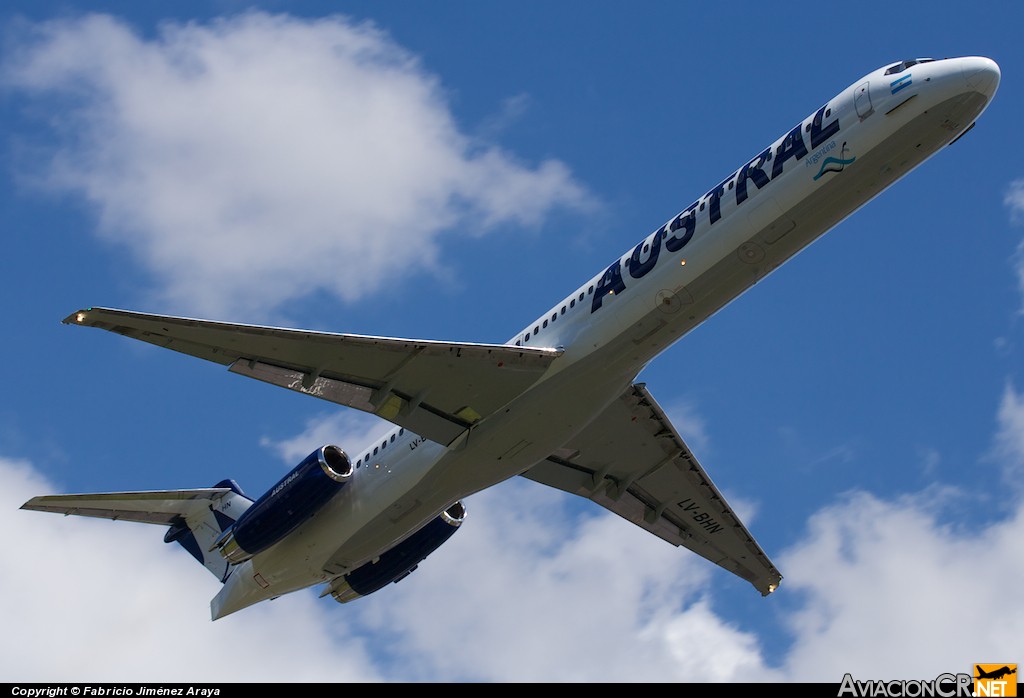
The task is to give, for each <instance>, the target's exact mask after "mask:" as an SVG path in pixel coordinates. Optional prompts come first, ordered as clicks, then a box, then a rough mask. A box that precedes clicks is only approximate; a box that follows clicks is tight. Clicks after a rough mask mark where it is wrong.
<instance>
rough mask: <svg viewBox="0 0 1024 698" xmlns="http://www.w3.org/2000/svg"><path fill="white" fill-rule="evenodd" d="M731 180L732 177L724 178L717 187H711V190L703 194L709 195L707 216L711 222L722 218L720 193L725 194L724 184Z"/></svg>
mask: <svg viewBox="0 0 1024 698" xmlns="http://www.w3.org/2000/svg"><path fill="white" fill-rule="evenodd" d="M731 180H732V177H729V179H727V180H725V181H724V182H722V183H721V184H719V185H718V186H717V187H715V188H714V189H712V190H711V191H709V192H708V193H707V194H705V195H704V196H706V197H709V199H708V216H709V218H710V220H711V223H712V224H714V223H715V221H718V220H720V219H721V218H722V206H721V200H722V195H723V194H725V185H726V184H728V183H729V182H730V181H731Z"/></svg>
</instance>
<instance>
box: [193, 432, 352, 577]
mask: <svg viewBox="0 0 1024 698" xmlns="http://www.w3.org/2000/svg"><path fill="white" fill-rule="evenodd" d="M352 472H353V471H352V463H351V461H349V458H348V456H347V455H345V452H344V451H342V450H341V449H340V448H338V447H337V446H331V445H327V446H322V447H321V448H318V449H317V450H315V451H313V452H312V453H311V454H309V455H308V456H307V457H306V458H305V459H304V460H303V461H302V462H301V463H299V464H298V465H297V466H295V468H294V469H293V470H292V471H291V472H290V473H288V474H287V475H285V476H284V477H283V478H281V481H280V482H278V483H277V484H276V485H274V486H273V487H272V488H270V490H268V491H267V493H266V494H264V495H263V496H262V497H260V498H259V499H257V500H256V501H255V502H254V503H253V505H252V506H251V507H249V508H248V509H246V511H245V513H244V514H242V515H241V516H240V517H239V518H238V520H237V521H236V522H235V523H234V525H233V526H232V527H231V528H229V529H228V530H227V531H225V532H224V534H223V535H222V536H221V537H220V538H219V539H218V540H217V542H216V543H215V544H214V546H213V547H214V548H216V549H219V550H220V554H221V555H223V556H224V559H225V560H227V561H228V562H230V563H231V564H233V565H237V564H238V563H240V562H245V561H246V560H248V559H249V558H251V557H252V556H253V555H256V554H257V553H261V552H263V551H264V550H266V549H267V548H269V547H270V546H272V545H274V544H275V543H277V542H278V541H280V540H281V539H282V538H284V537H285V536H287V535H288V534H289V533H291V532H292V531H294V530H295V529H296V528H297V527H298V526H299V524H301V523H302V522H304V521H306V520H307V519H308V518H309V517H311V516H313V514H315V513H316V512H317V511H319V510H320V508H321V507H323V505H324V504H326V503H327V502H328V501H329V500H330V499H331V497H333V496H334V495H335V494H337V493H338V491H339V490H340V489H341V488H342V487H344V486H345V483H346V482H347V481H348V479H349V478H350V477H351V476H352Z"/></svg>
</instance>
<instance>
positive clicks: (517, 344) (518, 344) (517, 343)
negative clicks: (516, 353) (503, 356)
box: [516, 339, 521, 347]
mask: <svg viewBox="0 0 1024 698" xmlns="http://www.w3.org/2000/svg"><path fill="white" fill-rule="evenodd" d="M516 346H517V347H518V346H521V345H520V342H519V340H518V339H517V340H516Z"/></svg>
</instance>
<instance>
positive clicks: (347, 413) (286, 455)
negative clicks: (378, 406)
mask: <svg viewBox="0 0 1024 698" xmlns="http://www.w3.org/2000/svg"><path fill="white" fill-rule="evenodd" d="M390 428H391V424H390V423H389V422H386V421H384V420H383V419H381V418H380V417H376V416H374V415H372V414H366V413H364V412H357V411H355V410H350V409H347V408H341V409H339V411H337V412H334V413H331V414H328V415H323V416H320V417H315V418H313V419H310V420H309V421H308V422H306V428H305V429H304V430H303V432H302V433H301V434H297V435H296V436H293V437H291V438H287V439H281V440H280V441H277V440H274V439H272V438H270V437H268V436H265V437H263V439H261V441H260V443H261V445H263V446H265V447H267V448H269V449H271V450H274V451H276V452H277V453H278V454H279V455H280V456H281V458H282V459H283V460H284V461H285V462H287V463H289V464H291V465H295V464H296V463H298V462H299V461H300V460H302V459H303V458H305V457H306V456H308V455H309V454H310V453H312V452H313V451H314V450H316V449H318V448H320V447H321V446H323V445H325V444H334V445H336V446H340V447H341V449H342V450H344V451H345V452H346V453H347V454H349V456H351V457H353V458H355V456H356V455H357V454H359V453H360V452H361V451H362V450H364V449H365V448H366V446H367V445H368V444H372V443H373V441H374V440H375V438H376V437H377V436H378V435H379V434H381V433H383V432H385V431H387V430H388V429H390Z"/></svg>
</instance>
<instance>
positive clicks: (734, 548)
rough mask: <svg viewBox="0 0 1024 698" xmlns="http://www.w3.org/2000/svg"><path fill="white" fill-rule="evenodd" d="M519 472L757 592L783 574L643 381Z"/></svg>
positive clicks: (772, 587)
mask: <svg viewBox="0 0 1024 698" xmlns="http://www.w3.org/2000/svg"><path fill="white" fill-rule="evenodd" d="M523 475H524V476H525V477H527V478H529V479H531V480H535V481H536V482H540V483H542V484H545V485H549V486H551V487H556V488H558V489H560V490H564V491H566V492H570V493H572V494H576V495H579V496H581V497H586V498H587V499H591V500H593V501H594V502H596V503H598V504H600V505H601V506H603V507H605V508H606V509H610V510H611V511H613V512H615V513H616V514H618V515H619V516H621V517H623V518H624V519H627V520H628V521H632V522H633V523H635V524H636V525H637V526H640V527H641V528H644V529H646V530H648V531H650V532H651V533H653V534H655V535H656V536H658V537H660V538H662V539H664V540H666V541H668V542H669V543H672V544H673V545H677V546H678V545H682V546H685V547H687V548H689V549H690V550H692V551H693V552H695V553H697V554H698V555H701V556H703V557H705V558H707V559H708V560H710V561H711V562H714V563H715V564H717V565H719V566H721V567H723V568H725V569H727V570H729V571H730V572H733V573H734V574H736V575H738V576H740V577H742V578H743V579H746V580H747V581H749V582H750V583H751V584H753V585H754V587H755V588H756V589H757V590H758V591H760V592H761V594H762V595H765V596H767V595H768V594H770V593H771V592H772V591H774V590H775V587H777V586H778V584H779V581H780V580H781V579H782V576H781V575H780V574H779V571H778V570H777V569H775V566H774V565H773V564H772V563H771V560H769V559H768V556H767V555H765V553H764V551H763V550H762V549H761V547H760V546H759V545H758V544H757V542H756V541H755V540H754V538H753V537H752V536H751V535H750V532H749V531H747V529H746V527H744V525H743V523H742V522H741V521H740V520H739V518H738V517H737V516H736V514H734V513H733V511H732V509H731V508H730V507H729V505H728V503H727V502H726V501H725V498H724V497H723V496H722V494H721V492H719V491H718V489H717V488H716V487H715V485H714V484H713V483H712V482H711V478H709V477H708V475H707V473H706V472H704V469H703V468H702V467H701V465H700V463H698V462H697V459H696V458H695V457H694V455H693V453H691V452H690V449H689V447H688V446H687V445H686V443H685V442H684V441H683V439H682V437H681V436H679V432H677V431H676V430H675V428H674V427H673V426H672V424H671V422H670V421H669V419H668V417H667V416H666V415H665V412H664V411H663V410H662V409H661V407H660V406H659V405H658V403H657V402H655V400H654V398H653V397H652V396H651V394H650V393H649V392H648V391H647V388H646V387H645V386H644V385H643V384H637V385H633V386H631V387H630V388H629V389H628V390H627V391H626V392H625V393H623V394H622V395H621V396H620V397H619V398H618V399H617V400H615V402H613V403H612V404H611V405H610V406H609V407H608V408H607V409H606V410H605V411H604V412H603V413H601V414H600V415H599V416H598V417H597V418H596V419H595V420H594V421H593V422H592V423H591V424H590V425H589V426H587V427H586V428H585V429H584V430H583V431H582V432H580V433H579V434H577V435H576V437H574V438H573V439H572V440H571V441H570V442H569V443H568V444H566V445H565V447H564V448H563V449H560V450H559V452H558V453H557V454H555V455H552V456H550V457H549V458H548V459H546V460H544V461H541V462H540V463H538V464H537V465H535V466H533V467H532V468H530V469H529V470H528V471H526V472H525V473H523Z"/></svg>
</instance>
